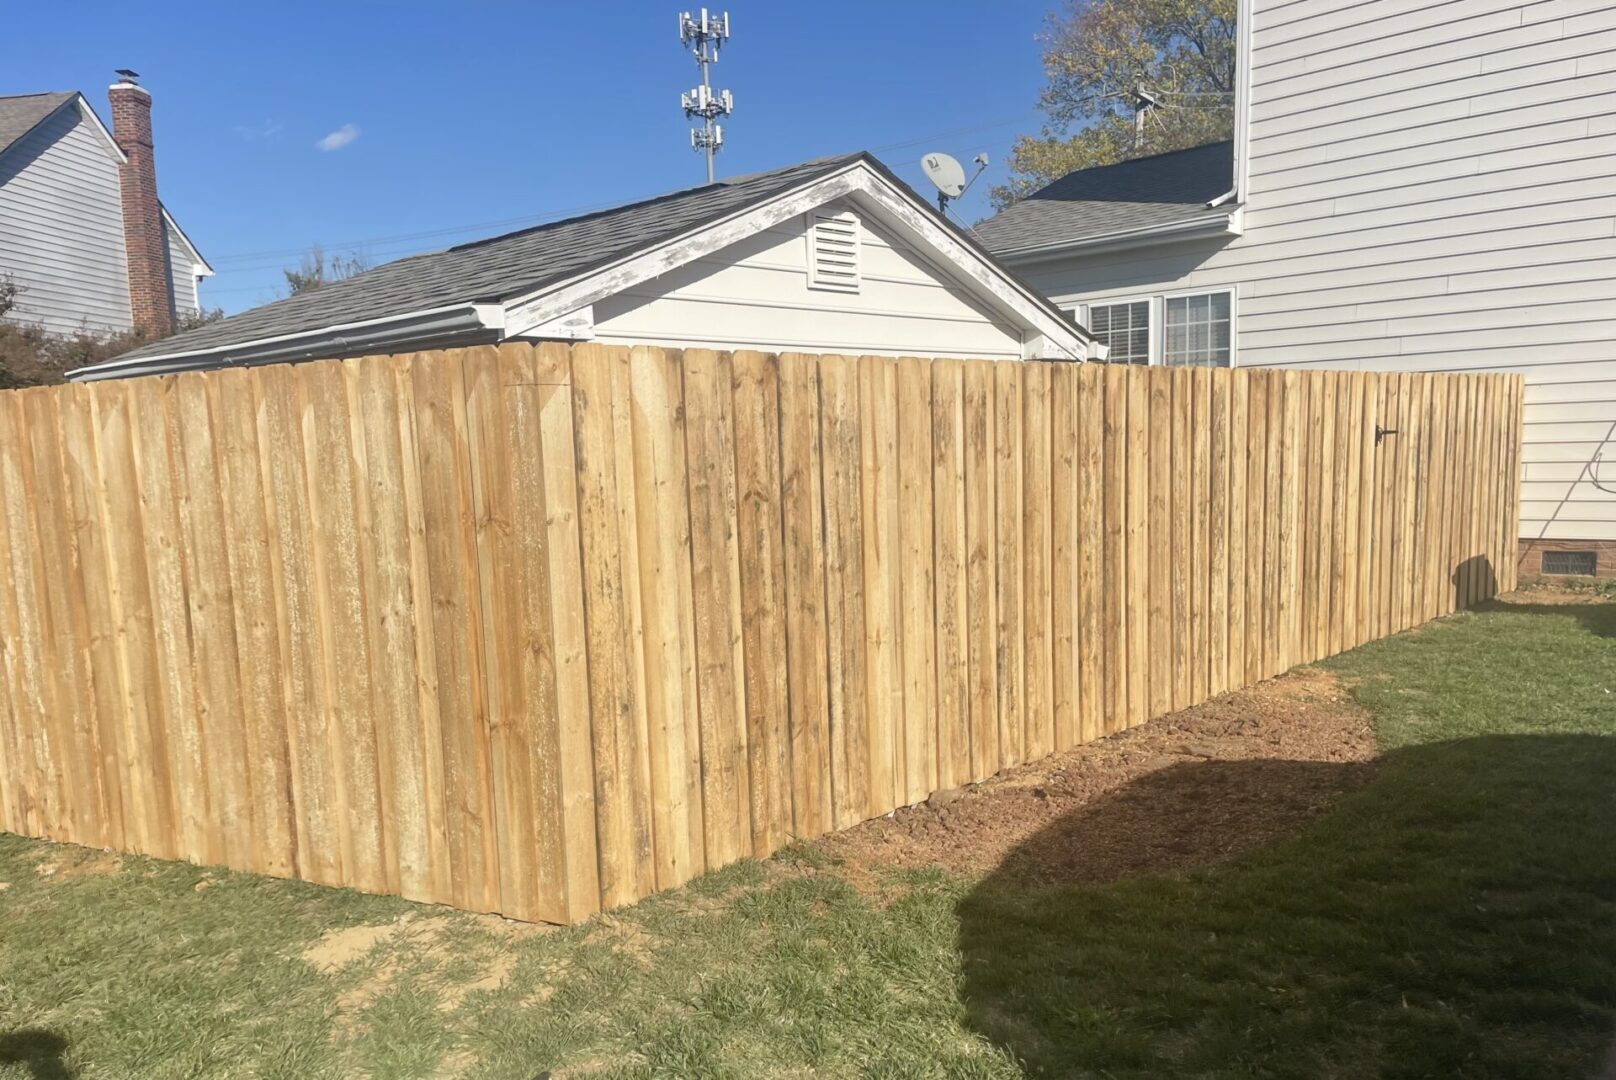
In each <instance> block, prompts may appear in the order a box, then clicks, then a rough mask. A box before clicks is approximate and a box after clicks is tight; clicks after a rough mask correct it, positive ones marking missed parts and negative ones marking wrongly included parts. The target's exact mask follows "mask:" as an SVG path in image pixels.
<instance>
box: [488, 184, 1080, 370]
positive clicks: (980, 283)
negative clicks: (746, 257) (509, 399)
mask: <svg viewBox="0 0 1616 1080" xmlns="http://www.w3.org/2000/svg"><path fill="white" fill-rule="evenodd" d="M844 197H851V198H852V199H853V200H854V201H855V202H856V203H857V204H858V205H859V206H860V208H861V209H863V210H864V211H865V212H866V213H869V214H871V215H872V216H873V217H875V218H876V219H877V220H878V221H880V222H881V223H882V224H884V225H885V226H886V227H887V228H888V229H890V230H892V231H894V232H896V233H898V234H899V235H900V236H901V237H902V238H903V239H905V240H908V241H909V242H910V243H912V244H914V245H915V246H916V247H918V248H919V249H920V250H921V251H922V252H924V253H926V254H928V255H930V256H931V257H932V259H933V260H934V261H935V263H936V264H937V266H938V267H939V269H940V270H942V271H943V272H945V273H947V274H948V275H949V276H951V277H953V278H955V279H956V280H957V281H958V282H959V283H960V284H961V285H963V286H964V287H965V289H966V291H967V292H968V293H970V294H971V295H972V296H973V297H975V298H976V299H977V300H978V301H980V302H982V303H984V304H986V305H987V306H988V307H989V308H991V309H992V310H994V311H996V312H997V313H999V314H1000V315H1001V316H1003V317H1005V318H1007V319H1008V320H1009V321H1010V322H1012V323H1013V324H1014V325H1015V326H1017V327H1018V328H1019V329H1020V330H1021V331H1022V337H1023V351H1024V355H1028V356H1032V355H1040V354H1042V353H1043V352H1045V351H1047V352H1052V353H1054V354H1056V355H1063V356H1067V357H1070V358H1071V359H1074V360H1080V359H1087V358H1093V357H1095V355H1096V354H1095V351H1094V348H1093V341H1092V339H1091V338H1090V337H1089V336H1088V334H1087V333H1086V332H1084V331H1083V330H1081V329H1079V328H1078V327H1077V326H1076V324H1075V323H1070V322H1067V321H1065V320H1064V319H1060V318H1057V317H1056V316H1055V315H1054V314H1053V313H1052V312H1051V311H1049V310H1048V309H1047V308H1046V306H1045V304H1046V302H1045V301H1044V300H1043V298H1042V297H1040V296H1039V295H1038V294H1037V293H1035V292H1033V291H1032V290H1031V289H1030V288H1027V287H1025V286H1023V285H1021V284H1020V283H1019V282H1017V281H1015V280H1013V279H1012V278H1009V277H1006V276H1005V274H1004V273H1003V272H1002V271H1001V270H999V268H998V267H996V266H995V265H993V263H992V262H991V261H990V260H989V259H988V258H986V257H985V256H983V255H982V254H981V253H980V252H978V251H976V250H975V249H974V248H972V247H971V245H969V244H967V243H965V242H963V241H961V240H960V239H959V238H958V237H957V236H955V235H954V233H953V232H952V230H950V229H948V228H947V227H946V226H944V225H941V224H939V223H938V222H937V221H936V220H934V218H933V216H932V212H931V210H930V209H929V208H928V207H925V206H923V205H922V204H921V203H920V202H919V201H918V200H916V199H915V197H914V196H913V195H912V194H910V193H909V192H908V191H907V190H900V189H899V188H897V187H896V186H895V185H893V184H892V183H891V182H890V181H888V180H887V178H886V177H884V176H882V175H881V174H880V173H878V172H876V170H874V169H872V168H871V167H870V166H869V165H868V164H866V163H865V162H863V161H853V162H850V163H849V164H848V165H847V166H846V167H845V168H843V169H839V170H837V171H836V172H834V173H832V174H830V175H829V176H826V177H822V178H820V179H819V180H816V181H814V182H812V183H810V184H807V185H805V186H804V187H800V188H796V189H794V190H792V191H788V192H785V193H783V194H781V195H778V196H776V197H775V198H774V199H771V200H769V201H768V202H765V203H761V204H755V205H753V206H750V207H748V208H746V209H744V210H741V211H738V212H736V213H734V214H731V215H730V216H729V217H726V218H723V219H721V220H719V221H717V222H713V223H711V224H708V225H705V226H702V227H700V228H698V229H696V230H693V231H692V232H689V233H686V234H685V235H683V236H679V237H676V238H674V239H672V240H669V241H666V242H664V243H662V244H660V245H658V246H657V247H654V248H650V249H647V250H643V251H640V252H637V253H635V254H633V255H630V256H627V257H626V258H624V259H621V260H619V261H618V262H617V263H614V264H612V265H610V266H607V267H605V268H602V269H596V270H593V271H589V272H587V273H584V274H580V275H578V276H577V277H575V278H573V279H572V280H570V281H565V282H562V283H560V284H558V285H550V286H546V287H545V288H543V289H539V290H536V291H534V292H532V293H528V294H526V295H523V296H519V297H516V298H514V299H512V300H510V301H508V302H507V303H506V305H505V310H506V327H507V333H509V332H510V328H512V327H523V326H525V327H532V326H536V325H538V324H540V323H544V322H548V321H550V320H552V319H557V318H560V317H562V316H565V315H567V314H568V313H570V312H573V311H576V310H578V309H579V308H582V307H584V306H586V305H589V304H593V303H596V302H598V301H600V300H604V299H605V298H606V297H608V296H614V295H616V294H617V293H620V292H622V291H624V290H625V289H630V288H633V287H634V286H635V285H638V284H640V283H642V282H645V281H649V280H651V279H653V278H656V277H659V276H661V275H662V274H665V273H667V272H669V271H670V270H674V269H676V268H678V267H680V266H683V265H685V264H686V263H689V262H692V261H694V260H696V259H700V258H703V257H705V256H707V255H711V254H713V253H714V252H717V251H719V250H721V249H723V248H726V247H729V246H730V245H731V244H735V243H738V242H740V241H742V240H745V239H746V238H747V237H749V236H753V235H755V234H757V233H759V232H762V231H763V230H764V229H768V228H772V227H774V226H776V225H779V224H781V223H782V222H785V221H788V220H790V219H792V218H798V217H804V216H805V215H807V214H808V213H809V212H810V211H812V210H815V209H817V208H818V207H821V206H823V205H825V204H826V203H829V202H831V201H832V200H834V199H839V198H844ZM517 332H519V333H520V332H525V331H520V330H519V331H517Z"/></svg>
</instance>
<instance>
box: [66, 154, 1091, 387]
mask: <svg viewBox="0 0 1616 1080" xmlns="http://www.w3.org/2000/svg"><path fill="white" fill-rule="evenodd" d="M859 167H868V168H869V169H870V170H872V171H873V172H875V173H876V174H877V175H878V176H880V177H881V178H882V179H883V180H885V181H886V182H887V183H888V184H889V185H890V186H892V187H893V188H894V189H895V190H896V191H897V192H898V193H899V194H900V196H901V197H902V198H904V199H906V200H907V201H908V202H909V203H912V204H913V205H914V206H915V207H917V208H918V209H919V210H920V211H922V212H924V213H925V214H926V215H927V216H928V218H929V220H931V221H932V222H934V223H941V225H942V227H943V228H945V229H946V230H947V231H948V232H949V233H950V234H951V235H952V236H953V237H954V238H955V239H956V241H957V242H959V243H961V244H963V245H965V246H966V247H967V248H968V249H969V250H970V251H971V252H972V253H974V254H975V255H976V256H977V257H978V258H980V259H981V260H982V261H983V263H985V264H986V265H987V266H988V267H990V268H991V271H992V273H993V274H997V275H999V276H1000V277H1002V278H1003V279H1005V281H1006V282H1008V283H1010V284H1011V285H1013V287H1014V289H1015V290H1016V291H1017V292H1018V293H1019V294H1021V296H1022V297H1023V300H1022V301H1020V302H1022V303H1025V304H1027V305H1029V306H1036V307H1037V308H1038V309H1039V310H1041V311H1042V312H1043V314H1044V316H1045V317H1047V318H1049V319H1051V320H1054V321H1055V322H1056V323H1058V324H1059V326H1060V327H1061V329H1062V331H1063V332H1064V333H1067V334H1070V336H1071V337H1072V338H1074V339H1076V340H1078V341H1083V342H1087V341H1090V340H1092V339H1091V338H1090V336H1089V335H1088V334H1087V332H1086V331H1083V330H1082V328H1081V327H1078V326H1077V325H1076V324H1075V323H1074V322H1073V321H1072V319H1071V318H1070V316H1069V315H1067V314H1066V313H1065V312H1062V311H1061V310H1060V309H1059V308H1057V307H1055V305H1054V304H1053V303H1052V302H1051V301H1049V300H1048V298H1046V297H1044V296H1043V295H1042V294H1041V293H1039V292H1038V291H1037V290H1036V289H1034V288H1033V287H1032V286H1031V285H1029V284H1027V283H1026V282H1024V281H1022V280H1021V279H1020V278H1019V277H1018V276H1017V275H1016V274H1015V273H1014V271H1012V270H1010V269H1009V268H1008V267H1007V266H1005V265H1004V263H1003V262H1001V261H1000V260H998V259H997V258H995V257H994V256H993V254H992V253H991V252H989V251H988V250H987V249H986V248H985V247H984V246H982V245H981V244H980V243H979V242H978V241H976V239H975V238H973V237H972V236H970V235H969V234H968V233H966V232H965V231H964V230H962V229H960V228H959V227H958V226H956V225H955V224H954V223H953V222H950V221H947V219H945V218H941V217H939V216H938V215H937V214H936V213H935V211H933V210H932V209H931V207H930V206H929V205H928V204H926V203H925V202H924V201H923V200H921V199H920V198H919V197H918V196H917V195H915V193H914V192H913V191H912V190H911V189H910V188H909V187H908V185H906V184H904V183H903V181H902V180H900V179H898V177H897V176H896V175H894V174H893V173H892V172H891V170H889V169H887V168H886V166H885V165H883V164H881V162H880V161H878V160H877V159H876V158H875V157H873V156H872V155H870V154H868V153H858V154H848V155H842V156H839V157H836V158H828V159H819V160H815V161H810V162H804V163H802V164H800V165H796V166H790V167H788V168H786V169H781V170H775V171H774V172H771V173H762V174H755V175H753V176H750V177H738V178H735V179H733V180H730V181H728V182H727V183H726V184H725V185H723V186H721V187H718V190H719V191H723V190H724V188H725V187H733V186H736V185H740V184H745V183H757V182H759V181H764V180H767V179H769V178H771V177H773V176H775V175H777V174H792V173H796V172H799V171H800V175H797V176H795V177H794V178H793V179H792V180H791V182H790V183H782V184H780V185H777V186H773V187H766V188H765V189H763V190H761V191H760V192H759V193H758V194H757V195H755V196H752V197H750V198H746V199H742V200H739V201H736V202H732V203H730V204H726V205H724V206H722V207H720V208H719V209H718V210H717V211H716V212H715V213H713V214H710V215H705V216H696V217H694V218H687V219H685V220H682V221H680V222H679V223H678V224H677V226H676V227H674V228H671V229H667V230H663V231H662V232H660V233H656V234H653V235H649V236H648V237H647V238H645V239H643V240H641V241H639V242H637V243H635V244H633V245H630V246H619V247H615V248H610V249H609V250H607V251H605V252H604V253H603V254H602V256H601V257H600V258H598V259H595V260H590V261H587V262H583V263H580V264H578V265H576V266H572V267H569V268H567V270H566V271H565V272H564V273H562V274H560V275H552V276H550V277H549V278H547V279H540V282H539V283H538V284H534V283H533V282H531V280H524V281H521V282H519V283H517V284H512V285H508V286H504V287H501V288H498V289H497V290H493V291H484V292H477V293H474V294H472V295H469V296H467V295H465V294H462V295H461V296H460V297H458V298H454V299H447V298H446V302H445V303H441V304H438V305H434V306H433V307H431V308H429V309H420V310H409V311H395V312H392V313H388V314H386V315H383V316H378V317H376V318H371V319H364V318H347V319H339V320H335V321H325V322H323V323H321V324H320V325H306V326H303V327H298V328H289V329H286V330H284V331H282V332H272V333H262V334H256V335H254V336H249V337H241V338H230V337H229V336H228V335H226V336H225V338H224V339H223V340H220V339H219V335H218V333H217V329H218V328H221V327H223V326H224V324H214V327H212V328H209V327H204V328H202V329H201V330H197V331H192V332H190V333H188V334H182V335H179V336H177V337H176V338H171V339H169V340H167V341H164V342H156V343H153V344H152V345H149V346H145V347H143V348H141V349H136V350H132V351H131V352H129V353H126V354H124V355H123V356H120V357H117V358H115V359H113V360H111V361H107V362H105V363H102V364H98V365H95V366H93V367H89V368H83V369H80V370H78V371H75V372H72V373H70V377H72V378H75V379H83V380H90V379H98V378H114V377H120V376H126V375H130V374H147V373H158V372H162V371H171V370H184V369H188V368H195V367H207V366H218V365H221V364H231V363H272V362H284V361H287V360H293V359H309V358H313V357H317V356H320V355H341V354H347V355H352V354H353V352H354V351H369V350H371V349H376V350H377V351H382V344H384V343H385V342H387V341H393V342H395V343H396V342H398V341H399V340H404V339H406V338H407V331H408V327H409V326H410V325H412V324H413V323H414V322H415V320H417V319H419V318H421V317H422V316H426V315H431V316H435V317H439V318H440V321H439V322H437V323H434V326H435V328H436V331H437V332H438V333H439V341H440V344H439V345H438V346H437V347H444V345H446V344H453V343H456V342H455V341H454V340H452V336H453V335H460V336H462V337H464V338H465V339H466V341H465V343H472V342H473V341H474V340H475V341H486V340H489V338H490V336H491V335H496V336H497V335H498V334H499V333H501V332H502V331H503V329H504V326H503V322H502V321H500V320H499V319H497V318H496V317H494V315H493V313H492V312H493V309H494V308H495V306H496V305H503V304H507V303H509V304H515V303H518V302H528V301H531V300H532V299H533V298H535V297H538V296H544V295H546V294H548V293H551V292H554V291H557V290H560V289H563V288H565V287H567V286H568V285H569V283H575V282H579V281H585V280H588V279H590V278H591V277H594V276H598V275H603V274H606V273H608V272H610V271H611V270H612V268H614V267H616V266H618V265H621V264H623V263H625V262H627V261H628V260H630V259H633V258H635V257H638V256H640V255H642V254H644V253H645V252H648V251H653V250H657V249H659V248H663V247H668V246H671V245H674V244H677V243H678V242H680V241H681V240H682V239H683V238H686V237H690V236H695V235H699V234H701V233H702V232H704V231H707V230H710V229H713V228H715V227H717V226H719V225H720V224H721V223H722V222H724V221H726V220H729V219H731V218H737V217H740V216H742V215H744V214H747V213H750V212H752V211H754V210H756V209H757V208H758V207H760V206H764V205H769V204H773V203H775V202H776V201H778V200H783V199H786V198H788V197H789V196H791V195H792V194H794V193H796V192H799V191H805V190H806V189H808V188H810V187H812V186H814V185H817V184H819V183H822V182H825V181H828V180H830V179H831V178H833V177H835V176H837V175H839V174H841V173H843V172H845V171H847V170H851V169H855V168H859ZM708 190H709V189H707V188H696V189H690V190H688V191H685V192H679V193H675V195H671V196H659V197H658V198H656V199H651V200H645V201H643V202H639V203H632V204H628V205H626V206H623V207H617V208H615V209H614V210H608V211H601V212H598V213H596V214H591V215H584V216H583V217H579V218H571V219H567V220H565V221H560V222H552V223H550V224H548V225H544V226H537V227H535V228H532V229H527V230H522V231H520V232H518V233H511V234H506V235H505V236H502V237H495V238H492V239H490V240H484V241H477V242H474V243H471V244H463V245H459V246H457V247H455V248H450V249H448V250H447V251H445V252H440V253H437V255H436V257H447V256H451V255H453V254H455V253H463V252H467V251H474V250H477V249H488V248H490V247H492V246H493V245H496V244H509V243H510V242H511V241H512V240H513V239H516V238H520V237H523V236H527V235H530V234H535V233H542V232H544V231H546V230H558V229H561V228H563V227H576V226H578V225H579V224H580V223H587V222H590V221H592V220H596V219H609V218H610V217H611V216H612V215H613V214H621V213H623V212H625V211H630V210H640V209H643V208H645V207H648V206H654V205H655V204H657V203H660V202H665V201H667V200H670V199H674V198H677V197H681V196H683V197H698V196H700V195H701V194H702V193H706V192H708ZM433 257H434V256H415V257H413V258H414V259H430V258H433ZM410 261H411V260H399V262H398V263H393V264H388V265H389V266H393V267H397V266H399V265H400V264H402V263H407V262H410ZM384 269H386V267H379V268H377V270H376V271H369V272H367V275H359V276H357V277H355V278H352V279H349V280H348V282H343V283H338V284H336V285H332V286H327V287H326V289H332V290H334V289H341V288H343V286H345V285H348V284H350V283H356V282H359V281H361V280H362V279H363V278H364V277H366V276H368V274H375V273H377V272H379V271H381V270H384ZM326 289H322V290H321V292H322V293H326ZM327 295H329V294H327ZM279 303H281V304H285V303H287V301H280V302H279ZM363 303H364V300H363V297H362V295H361V296H360V297H356V304H358V305H359V306H361V307H362V306H363ZM271 306H274V305H271ZM254 310H255V311H263V310H265V309H262V308H260V309H254ZM448 312H456V313H459V314H458V315H456V316H455V318H454V319H452V320H448V321H442V319H443V318H444V317H445V313H448ZM244 314H248V313H244ZM354 314H359V312H354ZM228 321H229V320H226V323H228ZM210 330H213V331H214V332H213V333H209V331H210ZM401 335H403V337H401ZM188 337H189V338H193V340H194V341H195V343H196V347H195V348H191V349H186V348H183V347H180V348H176V346H183V345H184V344H185V343H186V341H185V339H186V338H188ZM339 350H340V351H339Z"/></svg>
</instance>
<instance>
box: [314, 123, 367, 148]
mask: <svg viewBox="0 0 1616 1080" xmlns="http://www.w3.org/2000/svg"><path fill="white" fill-rule="evenodd" d="M357 138H359V127H358V125H357V124H343V125H342V126H341V127H339V128H338V129H337V130H335V131H333V132H332V133H331V134H329V135H327V136H326V137H325V138H323V139H321V140H320V141H319V142H317V143H315V144H314V145H315V146H318V147H319V148H320V149H321V150H341V149H342V148H343V147H344V146H347V145H348V144H349V143H351V142H353V141H354V140H355V139H357Z"/></svg>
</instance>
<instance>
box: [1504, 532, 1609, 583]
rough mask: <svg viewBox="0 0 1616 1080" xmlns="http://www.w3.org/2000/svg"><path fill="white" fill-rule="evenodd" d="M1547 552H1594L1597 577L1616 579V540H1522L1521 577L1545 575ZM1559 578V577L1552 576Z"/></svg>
mask: <svg viewBox="0 0 1616 1080" xmlns="http://www.w3.org/2000/svg"><path fill="white" fill-rule="evenodd" d="M1545 551H1592V552H1593V553H1594V559H1595V562H1596V566H1597V569H1596V571H1595V574H1596V576H1598V577H1602V578H1610V577H1616V540H1527V539H1522V540H1521V562H1520V576H1521V577H1523V578H1527V577H1538V576H1539V575H1541V574H1542V573H1543V552H1545ZM1551 576H1556V577H1557V576H1559V575H1551Z"/></svg>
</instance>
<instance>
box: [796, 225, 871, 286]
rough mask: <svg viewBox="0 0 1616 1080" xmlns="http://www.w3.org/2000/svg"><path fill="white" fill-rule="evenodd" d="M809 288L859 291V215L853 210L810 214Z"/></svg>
mask: <svg viewBox="0 0 1616 1080" xmlns="http://www.w3.org/2000/svg"><path fill="white" fill-rule="evenodd" d="M808 287H809V288H811V289H834V290H835V291H837V292H852V293H856V292H858V291H859V238H858V217H857V216H856V215H854V214H852V213H848V212H845V211H844V212H842V213H839V214H832V213H819V212H815V213H811V214H809V215H808Z"/></svg>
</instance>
